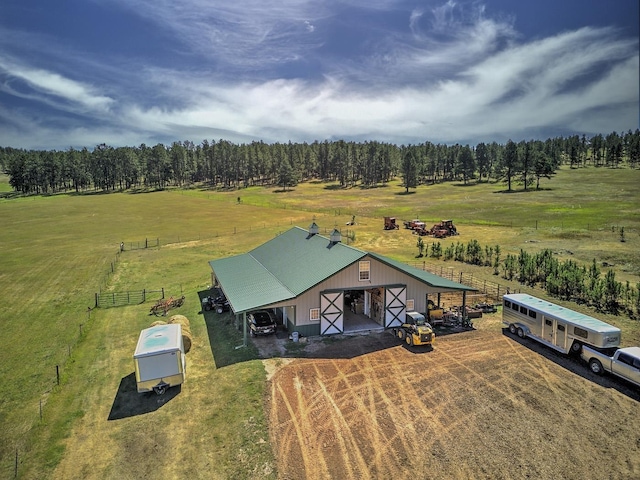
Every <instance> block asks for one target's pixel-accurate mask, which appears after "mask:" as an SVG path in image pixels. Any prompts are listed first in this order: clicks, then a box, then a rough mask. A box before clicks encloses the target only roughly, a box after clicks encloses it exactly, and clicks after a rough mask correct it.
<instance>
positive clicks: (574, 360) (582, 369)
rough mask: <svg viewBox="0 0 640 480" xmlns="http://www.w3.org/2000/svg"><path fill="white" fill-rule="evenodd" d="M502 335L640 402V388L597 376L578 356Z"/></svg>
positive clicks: (514, 336)
mask: <svg viewBox="0 0 640 480" xmlns="http://www.w3.org/2000/svg"><path fill="white" fill-rule="evenodd" d="M502 334H503V335H504V336H506V337H509V339H510V340H512V341H514V342H517V343H519V344H520V345H522V346H523V347H525V348H528V349H529V350H531V351H533V352H535V353H537V354H538V355H541V356H543V357H544V358H546V359H547V360H550V361H552V362H553V363H555V364H556V365H558V366H560V367H562V368H564V369H565V370H568V371H570V372H571V373H574V374H575V375H578V376H580V377H582V378H584V379H586V380H589V381H590V382H593V383H595V384H597V385H600V386H601V387H603V388H611V389H613V390H617V391H618V392H620V393H621V394H622V395H625V396H627V397H629V398H631V399H633V400H635V401H637V402H640V388H636V387H635V386H634V385H632V384H631V383H628V382H626V381H625V380H623V379H618V378H617V377H614V376H612V375H607V374H605V375H602V376H601V375H596V374H595V373H593V372H592V371H591V370H589V367H588V366H587V365H586V363H585V362H584V361H583V360H582V359H581V358H580V357H579V356H577V355H565V354H563V353H560V352H557V351H556V350H553V349H552V348H549V347H547V346H546V345H543V344H541V343H539V342H537V341H535V340H532V339H530V338H520V337H518V336H517V335H513V334H512V333H511V332H509V330H508V329H506V328H505V329H503V330H502Z"/></svg>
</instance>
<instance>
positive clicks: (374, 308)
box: [344, 287, 384, 333]
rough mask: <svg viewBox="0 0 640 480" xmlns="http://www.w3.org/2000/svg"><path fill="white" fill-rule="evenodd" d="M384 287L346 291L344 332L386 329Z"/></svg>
mask: <svg viewBox="0 0 640 480" xmlns="http://www.w3.org/2000/svg"><path fill="white" fill-rule="evenodd" d="M383 298H384V289H383V288H380V287H379V288H363V289H352V290H345V291H344V333H357V332H365V331H381V330H384V324H383V311H384V303H383Z"/></svg>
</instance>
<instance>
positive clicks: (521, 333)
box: [518, 328, 524, 338]
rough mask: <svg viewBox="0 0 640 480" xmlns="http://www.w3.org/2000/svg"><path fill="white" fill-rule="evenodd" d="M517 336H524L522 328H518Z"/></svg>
mask: <svg viewBox="0 0 640 480" xmlns="http://www.w3.org/2000/svg"><path fill="white" fill-rule="evenodd" d="M518 336H519V337H520V338H524V330H523V329H522V328H518Z"/></svg>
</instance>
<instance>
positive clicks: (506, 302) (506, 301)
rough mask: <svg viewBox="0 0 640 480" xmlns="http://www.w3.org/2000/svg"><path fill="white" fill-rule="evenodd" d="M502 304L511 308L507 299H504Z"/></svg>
mask: <svg viewBox="0 0 640 480" xmlns="http://www.w3.org/2000/svg"><path fill="white" fill-rule="evenodd" d="M504 306H505V307H507V308H511V302H510V301H509V300H505V301H504Z"/></svg>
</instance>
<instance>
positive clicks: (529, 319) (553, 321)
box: [502, 293, 621, 353]
mask: <svg viewBox="0 0 640 480" xmlns="http://www.w3.org/2000/svg"><path fill="white" fill-rule="evenodd" d="M502 324H503V325H504V326H505V327H507V328H508V329H509V331H510V332H511V333H513V334H517V335H518V336H519V337H520V338H524V337H530V338H532V339H534V340H537V341H538V342H540V343H543V344H545V345H547V346H549V347H551V348H553V349H554V350H557V351H559V352H562V353H569V352H572V353H580V351H581V350H582V345H590V346H592V347H597V348H610V347H618V346H620V333H621V332H620V329H619V328H616V327H614V326H613V325H609V324H608V323H605V322H603V321H601V320H598V319H597V318H593V317H590V316H589V315H585V314H583V313H579V312H576V311H573V310H571V309H569V308H565V307H561V306H559V305H556V304H554V303H551V302H548V301H546V300H542V299H540V298H536V297H532V296H531V295H526V294H523V293H517V294H509V295H504V297H503V299H502Z"/></svg>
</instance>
